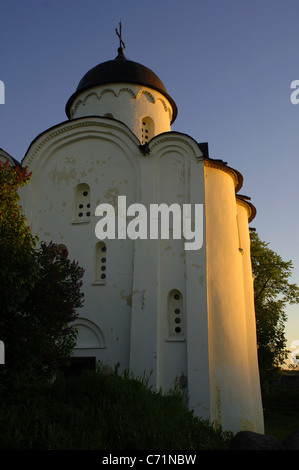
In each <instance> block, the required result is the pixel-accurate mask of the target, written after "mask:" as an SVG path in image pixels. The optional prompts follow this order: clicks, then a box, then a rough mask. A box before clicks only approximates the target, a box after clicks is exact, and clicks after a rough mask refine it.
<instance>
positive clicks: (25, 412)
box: [0, 372, 231, 451]
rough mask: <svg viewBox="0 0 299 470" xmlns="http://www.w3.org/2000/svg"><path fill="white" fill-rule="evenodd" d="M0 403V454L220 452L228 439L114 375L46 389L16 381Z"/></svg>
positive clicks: (170, 398)
mask: <svg viewBox="0 0 299 470" xmlns="http://www.w3.org/2000/svg"><path fill="white" fill-rule="evenodd" d="M0 399H1V404H0V450H46V449H52V450H114V451H116V450H149V449H150V450H161V451H166V450H215V449H217V450H220V449H224V450H225V449H227V448H228V446H229V442H230V439H231V435H230V434H229V433H222V431H221V430H219V429H214V428H213V427H212V426H210V425H209V423H208V422H205V421H202V420H200V419H198V418H196V417H194V415H193V414H192V413H191V412H189V411H188V409H187V408H186V406H185V404H184V401H183V400H182V397H181V396H180V394H179V393H177V392H171V393H169V394H162V393H160V392H158V393H157V392H153V391H152V390H150V389H149V388H148V386H147V384H146V383H145V382H143V381H139V380H135V379H134V378H130V377H128V376H125V377H120V376H119V375H118V374H117V373H112V374H108V375H107V374H104V373H101V372H97V373H87V374H86V375H85V376H83V377H77V378H74V377H73V378H67V379H66V378H63V377H61V378H59V379H58V380H56V381H55V382H54V383H53V384H52V385H51V386H47V387H46V386H42V385H40V384H38V383H36V382H31V383H28V382H27V381H25V379H24V378H21V379H20V380H19V381H15V382H14V386H13V387H12V386H11V385H10V393H9V394H7V393H6V391H5V387H3V388H2V390H0Z"/></svg>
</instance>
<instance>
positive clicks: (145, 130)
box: [141, 116, 154, 145]
mask: <svg viewBox="0 0 299 470" xmlns="http://www.w3.org/2000/svg"><path fill="white" fill-rule="evenodd" d="M152 137H154V121H153V120H152V118H150V117H148V116H146V117H144V118H143V119H142V122H141V143H142V144H143V145H144V144H146V143H147V142H149V141H150V140H151V138H152Z"/></svg>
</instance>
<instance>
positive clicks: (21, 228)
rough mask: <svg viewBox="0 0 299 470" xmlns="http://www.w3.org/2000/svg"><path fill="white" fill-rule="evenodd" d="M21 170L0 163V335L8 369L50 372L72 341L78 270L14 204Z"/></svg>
mask: <svg viewBox="0 0 299 470" xmlns="http://www.w3.org/2000/svg"><path fill="white" fill-rule="evenodd" d="M29 178H30V174H28V173H27V170H26V169H23V168H19V167H16V168H13V167H11V166H10V165H9V164H8V163H6V164H4V165H2V164H1V165H0V298H1V311H0V339H1V341H3V342H4V344H5V362H6V368H7V370H9V371H10V372H11V373H13V372H14V373H15V372H18V371H20V370H27V371H29V370H30V369H32V370H35V373H36V372H37V371H39V373H40V374H42V375H43V374H51V373H52V372H53V371H54V370H55V369H56V368H57V367H58V366H59V364H60V362H61V361H62V360H63V358H64V357H65V356H69V354H70V351H71V349H72V348H73V346H74V341H75V331H74V330H73V329H72V328H70V327H69V326H68V325H69V323H70V322H71V321H72V320H73V319H74V318H75V312H76V309H77V308H79V307H81V306H82V300H83V299H82V296H83V294H82V293H81V292H80V288H81V285H82V280H81V278H82V276H83V270H82V269H81V268H80V267H79V266H78V264H77V263H75V262H71V261H70V260H69V258H68V252H67V250H66V249H65V248H64V247H61V246H60V245H56V244H53V243H49V244H46V243H44V242H41V243H40V244H39V245H38V239H37V237H33V235H32V234H31V232H30V228H29V227H28V226H27V223H26V219H25V216H24V215H23V214H22V210H21V207H20V205H19V202H18V201H19V195H18V189H19V188H21V187H22V186H24V185H25V184H26V183H27V182H28V180H29Z"/></svg>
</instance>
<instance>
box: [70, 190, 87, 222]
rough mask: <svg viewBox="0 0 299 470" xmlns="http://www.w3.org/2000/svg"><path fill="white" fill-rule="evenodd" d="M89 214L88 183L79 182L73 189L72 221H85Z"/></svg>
mask: <svg viewBox="0 0 299 470" xmlns="http://www.w3.org/2000/svg"><path fill="white" fill-rule="evenodd" d="M90 215H91V210H90V188H89V186H88V184H86V183H80V184H78V185H77V186H76V187H75V190H74V208H73V221H74V222H87V221H89V220H90Z"/></svg>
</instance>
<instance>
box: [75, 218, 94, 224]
mask: <svg viewBox="0 0 299 470" xmlns="http://www.w3.org/2000/svg"><path fill="white" fill-rule="evenodd" d="M89 223H90V219H84V220H73V221H72V224H73V225H78V224H89Z"/></svg>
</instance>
